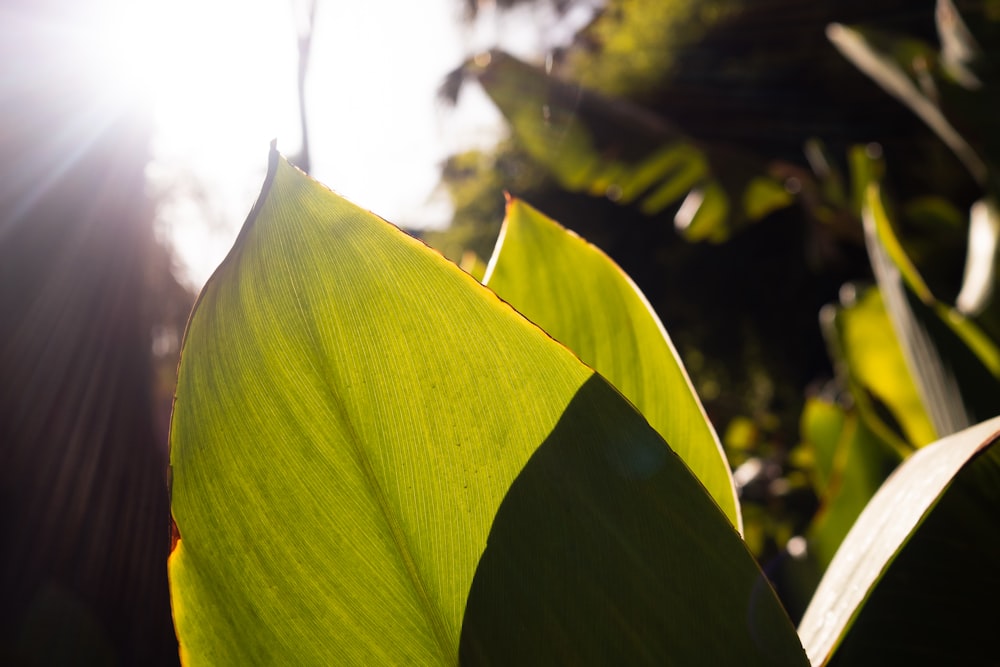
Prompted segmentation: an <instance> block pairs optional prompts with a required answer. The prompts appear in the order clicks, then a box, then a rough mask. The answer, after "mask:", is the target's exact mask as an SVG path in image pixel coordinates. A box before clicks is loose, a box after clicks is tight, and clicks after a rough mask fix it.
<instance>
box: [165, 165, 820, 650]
mask: <svg viewBox="0 0 1000 667" xmlns="http://www.w3.org/2000/svg"><path fill="white" fill-rule="evenodd" d="M171 464H172V473H173V483H172V493H173V500H172V511H173V517H174V521H175V524H176V528H177V531H178V532H177V535H176V537H177V542H176V545H175V548H174V550H173V553H172V554H171V557H170V562H169V572H170V579H171V596H172V602H173V610H174V618H175V621H176V627H177V632H178V636H179V638H180V646H181V654H182V658H183V660H184V661H185V663H187V664H192V665H201V664H205V665H246V664H284V663H295V664H303V665H307V664H315V665H350V664H364V665H373V664H374V665H396V664H422V665H424V664H431V665H454V664H455V663H456V662H457V661H458V660H459V658H460V651H461V652H462V660H463V661H464V662H473V661H482V662H489V661H491V660H492V661H495V662H497V663H498V664H531V663H532V662H534V663H541V664H552V663H553V662H556V661H557V660H556V658H557V657H558V651H559V650H560V649H561V648H563V647H564V646H567V645H569V646H580V647H583V648H584V649H586V650H587V653H585V654H584V655H581V656H579V657H580V660H579V661H575V662H576V663H577V664H597V663H598V662H599V661H600V660H602V659H603V658H606V657H607V656H608V655H611V654H612V653H615V654H617V655H620V656H621V657H622V662H624V663H627V664H638V663H641V662H644V661H646V662H652V663H656V664H663V663H665V662H678V663H681V664H690V663H692V662H694V661H697V660H698V659H700V658H703V657H706V656H707V658H706V659H709V660H710V661H712V662H714V663H716V664H724V663H730V664H731V663H733V662H740V663H742V664H776V662H777V663H780V664H804V660H805V658H804V654H803V652H802V648H801V646H800V645H799V644H798V641H797V638H796V636H795V634H794V628H792V627H791V624H790V623H789V622H788V620H787V617H785V615H784V613H783V611H782V609H781V607H780V604H779V603H778V601H777V599H776V597H775V596H774V594H773V591H771V589H770V587H769V586H768V584H767V582H766V580H764V579H763V577H762V575H761V573H760V571H759V569H758V568H757V567H756V565H755V564H754V562H753V559H752V557H751V556H750V555H749V553H748V552H747V551H746V548H745V546H744V545H743V543H742V541H741V540H740V539H739V536H738V535H737V533H736V532H735V531H733V530H732V527H731V525H730V524H729V522H728V521H727V519H726V517H725V516H724V515H723V514H722V513H721V512H719V510H718V508H717V507H716V506H715V504H714V503H712V502H711V500H710V499H709V496H708V495H707V494H706V493H705V491H704V489H703V488H702V487H701V486H700V484H698V482H697V480H696V479H695V478H694V477H693V476H692V475H691V474H690V472H689V471H688V470H687V468H686V467H685V466H684V465H683V463H682V462H681V461H680V459H679V458H677V457H676V455H675V454H674V453H673V452H672V451H671V450H670V448H669V447H667V446H666V444H665V443H664V442H663V440H662V438H660V437H659V435H657V434H656V432H655V431H654V430H653V429H651V428H650V427H649V425H648V424H647V423H646V422H645V420H643V419H642V418H641V416H640V415H639V414H638V413H636V412H635V410H634V409H633V408H632V407H631V406H630V405H628V403H627V402H626V401H625V400H624V399H623V398H622V397H621V395H620V394H618V393H617V392H616V391H615V390H614V389H613V388H612V387H611V386H610V385H608V384H607V383H606V382H605V381H604V380H603V379H602V378H600V376H598V375H597V374H595V373H594V372H593V371H592V370H591V369H589V368H587V367H586V366H584V365H583V364H582V363H580V362H579V360H578V359H576V358H575V357H574V356H573V355H572V354H571V353H570V352H569V351H568V350H566V349H565V348H564V347H562V346H561V345H559V344H558V343H556V342H555V341H553V340H552V339H551V338H549V337H547V336H545V335H544V334H543V333H542V332H541V331H540V330H539V329H537V327H535V326H534V325H532V324H531V323H530V322H528V321H527V320H525V319H524V318H523V317H521V316H520V315H518V314H517V313H516V312H515V311H514V310H512V309H511V308H510V307H509V306H508V305H507V304H505V303H503V302H502V301H501V300H500V299H498V298H497V297H496V296H495V295H494V294H493V293H491V292H490V291H489V290H487V289H486V288H485V287H483V286H481V285H480V284H479V283H477V282H476V281H475V280H474V279H473V278H472V277H471V276H469V275H468V274H466V273H465V272H463V271H461V270H460V269H459V268H458V267H457V266H455V265H454V264H451V263H449V262H447V261H446V260H444V259H443V258H442V257H441V256H440V255H438V254H437V253H435V252H434V251H432V250H430V249H428V248H427V247H426V246H424V245H423V244H421V243H420V242H419V241H416V240H415V239H413V238H411V237H409V236H407V235H405V234H403V233H402V232H400V231H399V230H398V229H396V228H394V227H392V226H391V225H388V224H386V223H384V222H383V221H381V220H379V219H378V218H376V217H375V216H373V215H371V214H370V213H367V212H365V211H362V210H361V209H358V208H357V207H355V206H353V205H351V204H349V203H347V202H346V201H344V200H342V199H340V198H339V197H337V196H336V195H334V194H333V193H331V192H330V191H329V190H327V189H325V188H324V187H322V186H321V185H319V184H318V183H316V182H315V181H312V180H311V179H309V178H308V177H307V176H305V175H304V174H302V173H301V172H298V171H297V170H296V169H294V168H293V167H291V166H290V165H289V164H288V163H287V162H286V161H284V160H283V159H280V158H279V157H278V156H277V154H276V153H272V159H271V166H270V169H269V175H268V178H267V181H266V182H265V187H264V191H263V193H262V195H261V197H260V199H259V201H258V203H257V205H256V206H255V207H254V210H253V211H252V212H251V215H250V218H249V220H248V221H247V223H246V225H245V226H244V228H243V231H242V232H241V233H240V236H239V238H238V239H237V242H236V244H235V246H234V248H233V250H232V251H231V253H230V254H229V256H228V257H227V258H226V260H225V261H224V262H223V264H222V265H221V266H220V267H219V269H218V270H217V271H216V273H215V275H214V276H213V277H212V279H211V280H210V281H209V282H208V284H207V285H206V287H205V289H204V290H203V292H202V295H201V297H200V299H199V302H198V304H197V305H196V307H195V311H194V313H193V314H192V318H191V321H190V324H189V327H188V331H187V333H186V336H185V343H184V347H183V352H182V359H181V365H180V370H179V379H178V388H177V398H176V404H175V410H174V415H173V420H172V429H171ZM526 550H527V551H526ZM581 551H582V552H583V553H581ZM496 554H499V556H500V558H499V561H500V562H497V561H498V559H497V558H494V555H496ZM508 556H509V558H508ZM512 563H523V564H524V567H523V568H521V567H518V568H515V569H514V570H513V571H512V570H511V569H510V567H511V564H512ZM567 577H568V578H567ZM528 584H530V585H528ZM470 591H471V594H470ZM507 591H514V593H512V594H511V596H507ZM496 610H501V611H504V610H505V611H511V612H512V613H510V614H501V615H500V617H499V618H496V617H492V616H491V614H495V613H497V612H496ZM546 610H548V611H546ZM553 610H555V611H553ZM521 612H523V614H522V613H521ZM542 613H544V614H548V615H545V616H544V618H540V617H539V616H537V614H542ZM532 614H536V615H535V616H532ZM484 619H488V620H489V621H488V622H486V623H485V624H484V623H483V622H482V621H483V620H484ZM521 619H532V620H531V624H530V625H529V627H528V628H526V629H524V631H522V628H521V625H520V624H521V622H522V621H521ZM748 619H749V622H748ZM633 628H641V629H642V630H643V631H644V633H643V634H642V635H641V636H636V635H634V634H632V629H633ZM646 630H648V631H649V632H648V633H646V632H645V631H646ZM495 637H501V638H502V637H509V638H510V641H505V642H501V645H499V646H498V645H497V644H496V643H495V642H494V641H493V638H495ZM460 647H461V648H460ZM510 651H514V652H515V653H516V654H517V655H519V656H520V657H522V658H524V659H523V660H520V661H518V662H508V661H505V660H504V657H505V656H506V655H508V654H509V652H510ZM469 656H471V657H469ZM536 656H537V657H536ZM605 664H606V661H605Z"/></svg>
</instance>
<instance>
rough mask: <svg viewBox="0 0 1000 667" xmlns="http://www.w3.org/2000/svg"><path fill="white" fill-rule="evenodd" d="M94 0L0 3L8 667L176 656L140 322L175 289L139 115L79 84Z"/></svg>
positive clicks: (1, 415) (1, 445) (2, 558)
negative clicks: (158, 236)
mask: <svg viewBox="0 0 1000 667" xmlns="http://www.w3.org/2000/svg"><path fill="white" fill-rule="evenodd" d="M92 4H96V3H86V2H82V3H81V2H68V1H66V2H64V1H59V0H51V1H48V2H30V3H29V2H26V1H21V0H6V1H5V2H3V3H2V4H0V81H2V82H3V83H2V84H0V86H2V87H0V127H2V128H3V130H2V132H0V378H2V379H0V512H2V513H3V517H4V521H5V526H4V530H3V538H2V550H0V585H2V587H3V588H2V590H3V594H4V595H3V602H2V603H0V614H2V616H0V628H2V629H0V662H2V663H4V664H118V665H169V664H175V663H176V662H177V660H178V658H177V646H176V639H175V638H174V633H173V627H172V623H171V618H170V607H169V599H168V591H167V577H166V559H167V556H168V553H169V548H170V541H169V524H170V518H169V504H168V498H167V485H166V475H167V466H166V447H165V440H164V434H163V433H162V429H161V428H160V429H158V428H157V419H156V417H155V415H156V413H157V412H158V410H157V407H156V406H155V405H154V398H153V386H154V383H153V368H152V358H151V339H152V334H151V332H152V331H153V329H154V325H157V324H158V318H159V317H160V316H159V315H158V314H157V303H156V302H155V300H156V299H157V298H159V296H158V295H159V294H164V293H167V292H171V293H173V294H174V295H177V294H183V293H184V291H183V290H182V289H180V288H179V287H178V286H177V284H176V282H175V281H173V278H172V277H171V276H170V275H169V272H168V270H169V261H166V260H165V259H164V250H163V249H162V248H160V247H158V246H157V244H156V243H155V241H154V238H153V234H152V208H151V204H150V202H149V201H148V199H147V197H146V195H145V194H144V176H143V173H144V168H145V165H146V162H147V158H148V155H147V153H148V149H147V143H148V138H149V132H150V130H149V123H148V118H147V117H146V115H145V113H144V111H145V110H144V109H142V108H141V107H135V108H132V107H130V106H128V105H127V104H125V102H124V99H125V98H122V99H121V100H117V99H112V98H109V97H105V96H102V94H100V93H99V92H98V90H97V88H95V87H93V86H92V85H91V84H90V83H88V82H89V81H91V80H92V79H93V75H94V74H95V73H94V72H89V71H85V69H84V68H85V67H86V64H85V63H87V62H89V60H88V56H89V54H88V53H87V52H86V48H87V43H88V42H87V41H86V40H75V39H74V38H75V37H77V36H79V33H80V31H81V25H82V24H81V23H79V22H78V21H79V20H80V18H81V17H83V16H85V15H86V12H87V11H88V10H90V9H93V8H92V7H91V6H90V5H92ZM106 27H109V28H110V26H106ZM88 29H89V30H94V29H100V26H93V25H91V26H90V27H89V28H88ZM92 37H94V38H95V39H99V35H93V36H92ZM90 43H93V41H91V42H90ZM97 74H99V73H97ZM165 286H166V287H165ZM181 298H182V299H183V297H181ZM159 412H160V413H162V408H161V409H160V410H159Z"/></svg>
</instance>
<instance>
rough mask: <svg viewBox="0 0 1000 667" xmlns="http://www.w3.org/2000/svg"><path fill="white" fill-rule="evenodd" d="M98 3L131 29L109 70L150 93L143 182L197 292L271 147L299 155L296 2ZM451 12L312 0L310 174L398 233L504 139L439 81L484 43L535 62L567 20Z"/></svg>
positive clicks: (300, 8)
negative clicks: (453, 161)
mask: <svg viewBox="0 0 1000 667" xmlns="http://www.w3.org/2000/svg"><path fill="white" fill-rule="evenodd" d="M108 2H110V3H111V4H112V5H113V6H112V11H115V12H118V14H117V15H118V16H122V17H126V18H128V20H130V21H132V22H133V24H134V25H135V26H139V27H140V28H141V29H139V30H128V29H126V26H127V25H128V24H127V23H124V22H125V21H126V18H121V19H119V21H120V23H121V24H122V27H123V29H122V30H120V31H119V32H120V35H119V36H118V37H117V39H118V40H119V43H115V41H114V40H113V39H109V40H108V42H109V44H108V47H109V49H110V50H111V56H110V57H109V60H113V61H114V62H115V63H116V66H117V67H119V68H121V69H123V70H131V71H130V72H125V74H127V75H129V76H132V77H133V78H134V79H135V81H136V82H137V83H136V85H145V86H148V88H149V94H150V95H151V96H152V98H153V101H154V108H155V135H154V145H153V158H154V159H153V161H152V162H151V164H150V166H149V169H148V181H149V188H150V191H151V193H152V194H154V195H155V196H156V199H157V201H158V202H159V209H158V219H157V229H158V234H159V235H160V236H161V238H163V239H164V240H165V241H167V242H168V243H170V244H171V245H172V246H173V247H174V249H175V251H176V255H177V259H178V270H179V273H180V276H181V278H182V279H183V280H185V281H186V282H187V283H188V284H189V285H190V286H191V287H193V288H196V289H197V288H200V287H201V285H202V284H203V283H204V281H205V280H206V279H207V278H208V276H209V275H210V274H211V272H212V271H213V270H214V269H215V267H216V266H217V265H218V263H219V262H220V261H221V260H222V259H223V257H224V256H225V254H226V253H227V252H228V250H229V248H230V246H231V245H232V242H233V240H234V239H235V237H236V234H237V233H238V231H239V228H240V226H241V225H242V223H243V221H244V219H245V217H246V215H247V213H248V212H249V210H250V208H251V207H252V205H253V203H254V201H255V200H256V197H257V194H258V192H259V190H260V186H261V183H262V181H263V178H264V173H265V167H266V163H267V154H268V147H269V145H270V142H271V140H272V139H277V145H278V150H279V151H281V152H283V153H285V154H293V153H295V152H296V151H297V150H298V149H299V145H300V130H299V121H298V113H299V112H298V96H297V90H296V71H297V70H296V68H297V63H296V49H297V46H296V35H297V32H296V31H297V23H296V20H297V17H298V18H299V19H301V17H303V16H304V13H305V7H306V4H307V3H306V2H303V1H302V0H174V1H173V2H171V3H169V4H167V3H164V2H162V1H160V2H157V1H155V0H145V1H143V0H133V1H132V2H128V1H126V0H108ZM461 4H462V3H461V0H422V1H421V2H412V0H409V1H408V0H365V1H364V2H344V1H339V0H318V5H317V10H316V16H315V24H314V33H313V49H312V57H311V60H310V69H309V78H308V81H307V88H306V98H307V99H306V111H307V114H308V122H309V133H310V153H311V158H312V175H313V176H314V177H315V178H317V179H318V180H319V181H321V182H322V183H324V184H325V185H327V186H328V187H330V188H331V189H333V190H334V191H336V192H338V193H340V194H342V195H343V196H345V197H347V198H348V199H350V200H351V201H353V202H355V203H356V204H358V205H360V206H362V207H364V208H367V209H369V210H372V211H374V212H375V213H377V214H379V215H380V216H382V217H384V218H386V219H387V220H389V221H391V222H394V223H396V224H399V225H400V226H404V227H426V226H437V227H440V226H444V225H446V224H447V221H448V220H449V219H450V206H449V203H448V201H447V197H446V196H445V194H444V193H443V192H441V191H440V189H438V188H437V187H436V186H437V183H438V172H439V165H440V164H441V162H442V161H443V160H444V159H445V158H446V157H447V156H448V155H449V154H452V153H454V152H456V151H458V150H462V149H467V148H472V147H476V146H490V145H492V144H494V143H495V142H496V141H497V139H498V138H500V137H501V136H502V135H503V133H504V132H505V131H506V130H505V127H504V124H503V122H502V119H501V117H500V116H499V114H498V112H497V111H496V110H495V109H494V108H493V106H492V105H491V104H490V102H489V101H488V99H487V98H486V96H485V95H484V94H483V93H482V91H481V90H479V89H478V88H477V87H475V86H466V87H465V89H464V90H463V95H462V97H461V98H460V100H459V104H458V106H457V107H456V108H451V107H449V106H448V105H446V104H444V103H443V102H441V101H440V100H439V99H438V97H437V94H436V91H437V88H438V87H439V86H440V84H441V82H442V81H443V79H444V77H445V75H446V74H447V73H448V72H449V71H451V70H453V69H455V68H456V67H458V66H459V65H460V64H461V63H462V62H463V60H465V59H466V58H467V57H469V56H471V55H473V54H475V53H478V52H480V51H483V50H486V49H488V48H492V47H494V46H498V45H499V46H502V47H503V48H505V49H506V50H508V51H511V52H513V53H515V54H517V55H520V56H522V57H524V58H527V59H534V60H539V59H541V58H542V57H543V54H544V52H545V50H546V48H547V47H549V46H551V44H552V40H554V39H555V40H562V41H565V40H566V39H568V38H569V36H570V35H571V34H572V32H573V30H572V25H571V23H573V22H575V23H580V22H581V17H580V16H577V17H571V18H570V19H567V21H568V22H564V23H563V24H562V30H561V31H560V30H556V31H553V30H552V29H551V26H552V24H553V23H554V22H555V19H554V17H553V15H551V14H545V13H544V12H543V13H542V14H536V15H531V14H530V13H528V12H523V11H522V12H514V13H513V14H506V13H496V12H491V11H488V10H487V11H485V12H483V13H482V15H481V17H480V20H479V21H478V22H477V23H476V24H475V25H474V26H469V25H468V24H465V23H463V22H462V21H461V20H460V11H461ZM138 8H144V9H141V10H140V9H138ZM536 11H537V10H536ZM129 17H130V18H129ZM115 53H117V54H118V55H117V56H116V55H115ZM122 53H125V54H127V56H126V57H124V58H123V57H122V56H121V54H122Z"/></svg>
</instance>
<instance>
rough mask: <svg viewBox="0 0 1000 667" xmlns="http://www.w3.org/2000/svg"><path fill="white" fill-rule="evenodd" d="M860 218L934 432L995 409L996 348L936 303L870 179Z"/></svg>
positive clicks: (999, 383)
mask: <svg viewBox="0 0 1000 667" xmlns="http://www.w3.org/2000/svg"><path fill="white" fill-rule="evenodd" d="M862 218H863V220H864V226H865V241H866V245H867V247H868V253H869V256H870V258H871V262H872V268H873V270H874V272H875V277H876V279H877V280H878V284H879V289H880V290H881V292H882V296H883V298H884V300H885V304H886V309H887V310H888V312H889V316H890V318H891V320H892V323H893V327H894V328H895V330H896V335H897V337H898V339H899V342H900V345H901V347H902V349H903V352H904V354H905V356H906V359H907V363H908V365H909V368H910V371H911V373H912V375H913V378H914V380H915V381H916V384H917V387H918V389H919V390H920V394H921V398H922V400H923V404H924V407H925V408H926V409H927V411H928V413H929V414H930V416H931V419H932V421H933V422H934V427H935V430H937V432H938V433H939V434H949V433H954V432H956V431H958V430H961V429H962V428H965V427H967V426H968V425H970V424H972V423H974V422H977V421H981V420H983V419H986V418H989V417H993V416H995V415H997V414H1000V367H998V364H1000V352H998V350H997V348H996V346H995V345H994V344H993V343H992V342H991V341H990V340H989V339H988V338H987V337H986V336H984V335H983V334H982V333H981V332H980V331H978V329H977V328H976V327H975V325H974V324H973V323H972V322H971V321H969V320H966V319H965V318H964V317H962V316H961V315H960V314H959V313H958V312H957V311H955V310H953V309H951V308H948V307H947V306H945V305H943V304H941V303H940V302H938V301H937V300H936V299H935V298H934V296H933V295H932V294H931V293H930V290H929V289H928V288H927V286H926V284H925V283H924V282H923V280H922V279H921V278H920V275H919V274H918V273H917V271H916V269H915V268H914V267H913V265H912V263H911V262H910V261H909V259H908V258H907V257H906V254H905V252H904V251H903V248H902V244H900V243H899V241H898V239H897V238H896V236H895V232H894V231H893V229H892V225H891V223H890V221H889V218H888V215H887V214H886V211H885V207H884V206H883V204H882V199H881V195H880V193H879V189H878V186H876V185H875V184H871V185H870V186H869V187H868V190H867V197H866V202H865V206H864V209H863V210H862Z"/></svg>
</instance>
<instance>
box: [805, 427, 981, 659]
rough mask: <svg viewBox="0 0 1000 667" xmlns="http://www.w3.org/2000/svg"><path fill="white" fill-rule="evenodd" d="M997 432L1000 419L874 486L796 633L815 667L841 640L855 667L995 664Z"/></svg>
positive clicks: (925, 453)
mask: <svg viewBox="0 0 1000 667" xmlns="http://www.w3.org/2000/svg"><path fill="white" fill-rule="evenodd" d="M998 435H1000V418H994V419H992V420H990V421H988V422H983V423H981V424H977V425H976V426H973V427H972V428H969V429H967V430H965V431H962V432H960V433H956V434H954V435H951V436H948V437H947V438H944V439H943V440H940V441H939V442H936V443H934V444H933V445H929V446H928V447H925V448H923V449H921V450H919V451H918V452H917V453H915V454H914V455H913V456H912V457H910V458H909V459H907V461H906V462H905V463H904V464H903V465H902V466H900V467H899V468H898V469H897V470H896V472H894V473H893V475H892V476H891V477H890V478H889V479H888V480H887V481H886V483H885V484H884V485H883V486H882V488H881V489H879V491H878V493H877V494H875V497H874V498H872V501H871V502H870V503H869V505H868V507H866V508H865V511H864V512H863V513H862V514H861V516H860V517H859V518H858V521H857V523H855V525H854V527H853V528H852V529H851V531H850V533H849V534H848V535H847V538H846V539H845V540H844V542H843V544H841V546H840V549H839V550H838V552H837V555H836V556H835V557H834V560H833V562H832V563H831V564H830V567H829V569H828V570H827V571H826V574H825V575H824V577H823V580H822V581H821V582H820V585H819V588H818V589H817V591H816V594H815V595H814V597H813V600H812V602H811V603H810V605H809V608H808V609H807V610H806V613H805V615H804V616H803V618H802V622H801V624H800V625H799V635H800V637H801V638H802V643H803V645H804V646H805V647H806V651H807V653H808V654H809V657H810V660H811V661H812V664H814V665H819V664H825V663H826V662H827V661H828V660H829V658H830V657H831V656H832V655H833V654H834V651H835V650H837V647H838V645H840V644H841V642H844V646H843V650H844V651H845V653H844V655H843V656H842V657H841V659H842V660H843V664H850V665H856V664H874V665H879V664H888V663H893V664H895V663H897V662H898V663H902V664H914V663H915V662H916V663H920V664H986V663H987V662H989V661H992V659H993V658H994V657H995V652H994V649H995V644H994V641H993V639H992V637H993V632H992V631H993V618H994V616H993V615H992V614H990V613H988V610H989V609H991V608H992V606H993V605H994V604H995V601H996V597H997V596H998V595H1000V579H998V578H997V576H996V571H995V570H996V562H997V558H1000V531H998V530H997V528H998V526H997V516H998V511H1000V484H998V483H997V480H998V478H1000V449H998V448H997V446H996V445H995V442H996V438H997V436H998ZM845 635H846V639H845ZM838 653H839V652H838ZM848 656H849V657H848ZM987 656H988V657H989V660H985V658H986V657H987ZM984 660H985V661H984Z"/></svg>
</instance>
